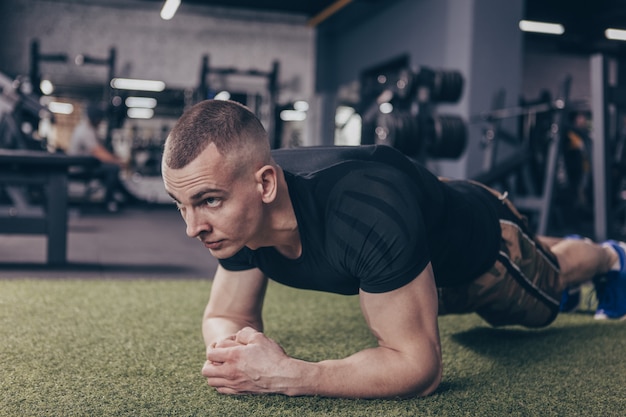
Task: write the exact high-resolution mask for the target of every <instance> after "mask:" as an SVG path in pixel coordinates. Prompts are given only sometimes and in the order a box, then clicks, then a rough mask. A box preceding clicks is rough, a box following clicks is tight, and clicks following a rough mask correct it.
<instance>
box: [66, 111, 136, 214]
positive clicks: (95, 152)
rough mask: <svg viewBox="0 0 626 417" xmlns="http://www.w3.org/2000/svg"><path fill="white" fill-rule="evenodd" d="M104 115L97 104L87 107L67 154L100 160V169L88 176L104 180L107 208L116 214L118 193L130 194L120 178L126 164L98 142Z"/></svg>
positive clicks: (94, 170)
mask: <svg viewBox="0 0 626 417" xmlns="http://www.w3.org/2000/svg"><path fill="white" fill-rule="evenodd" d="M104 115H105V113H104V110H103V109H102V108H101V107H100V106H99V105H97V104H95V103H90V104H89V105H87V109H86V117H84V118H83V119H82V120H81V121H80V123H79V124H78V125H77V126H76V129H74V132H73V133H72V138H71V139H70V144H69V147H68V149H67V154H68V155H84V156H93V157H95V158H97V159H98V160H100V162H101V164H100V165H99V166H98V168H95V169H93V170H90V171H89V173H88V175H90V176H93V177H94V178H100V179H101V180H102V182H103V185H104V188H105V196H104V203H105V207H106V209H107V210H108V211H109V212H116V211H118V210H119V201H118V197H117V196H116V193H119V194H120V195H127V194H128V193H127V192H126V189H125V188H124V187H123V186H122V184H121V182H120V178H119V173H120V168H121V167H122V166H123V165H124V162H123V161H122V160H121V159H120V158H118V157H117V156H116V155H114V154H112V153H111V152H109V151H108V150H107V149H106V148H105V147H104V146H103V145H101V144H100V142H99V141H98V127H99V126H100V124H101V123H102V121H103V120H104Z"/></svg>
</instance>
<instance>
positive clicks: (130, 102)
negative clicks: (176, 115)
mask: <svg viewBox="0 0 626 417" xmlns="http://www.w3.org/2000/svg"><path fill="white" fill-rule="evenodd" d="M124 103H125V104H126V107H142V108H144V109H153V108H155V107H156V105H157V101H156V98H152V97H132V96H131V97H128V98H127V99H126V100H125V101H124Z"/></svg>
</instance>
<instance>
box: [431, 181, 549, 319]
mask: <svg viewBox="0 0 626 417" xmlns="http://www.w3.org/2000/svg"><path fill="white" fill-rule="evenodd" d="M490 191H492V192H493V193H494V194H495V195H496V196H497V197H498V198H499V199H500V201H502V204H503V210H505V212H506V214H507V215H505V216H502V217H503V218H502V219H501V220H500V227H501V230H502V240H501V244H500V252H499V254H498V258H497V260H496V262H495V264H494V265H493V266H492V267H491V269H490V270H489V271H487V272H486V273H484V274H483V275H481V276H480V277H478V278H477V279H476V280H474V281H472V282H471V283H470V284H468V285H464V286H459V287H447V288H439V289H438V291H439V314H440V315H444V314H460V313H470V312H476V313H478V314H479V315H480V316H481V317H482V318H483V319H484V320H486V321H487V322H488V323H489V324H491V325H493V326H503V325H513V324H517V325H522V326H526V327H542V326H547V325H548V324H550V323H551V322H552V321H553V320H554V319H555V318H556V316H557V314H558V312H559V304H560V297H561V295H560V292H559V279H560V278H559V266H558V262H557V260H556V257H555V256H554V254H552V252H551V251H550V249H549V248H547V247H545V246H544V245H542V244H541V243H540V242H539V241H536V240H535V239H534V238H533V237H532V234H531V233H530V232H529V231H528V228H527V225H526V219H525V218H524V217H523V216H521V215H520V214H519V213H518V212H517V210H516V209H515V208H514V207H513V206H512V204H511V203H510V202H509V201H508V200H507V199H506V198H505V196H502V195H500V194H499V193H497V192H496V191H493V190H490Z"/></svg>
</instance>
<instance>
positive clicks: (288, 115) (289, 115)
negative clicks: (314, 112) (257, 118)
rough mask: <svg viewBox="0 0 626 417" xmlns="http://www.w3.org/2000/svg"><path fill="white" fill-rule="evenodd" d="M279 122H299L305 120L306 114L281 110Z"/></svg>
mask: <svg viewBox="0 0 626 417" xmlns="http://www.w3.org/2000/svg"><path fill="white" fill-rule="evenodd" d="M280 120H282V121H284V122H301V121H302V120H306V113H305V112H302V111H297V110H283V111H281V112H280Z"/></svg>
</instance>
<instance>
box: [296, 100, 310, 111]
mask: <svg viewBox="0 0 626 417" xmlns="http://www.w3.org/2000/svg"><path fill="white" fill-rule="evenodd" d="M293 108H294V110H298V111H308V110H309V103H307V102H306V101H304V100H298V101H296V102H294V103H293Z"/></svg>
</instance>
